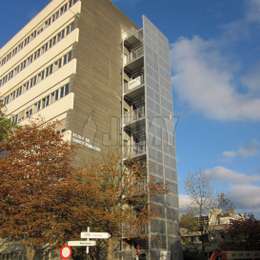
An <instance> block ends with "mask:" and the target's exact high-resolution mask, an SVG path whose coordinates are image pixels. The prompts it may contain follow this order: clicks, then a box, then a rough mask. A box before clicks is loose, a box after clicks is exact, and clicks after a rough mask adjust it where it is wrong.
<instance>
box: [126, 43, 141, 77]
mask: <svg viewBox="0 0 260 260" xmlns="http://www.w3.org/2000/svg"><path fill="white" fill-rule="evenodd" d="M124 65H125V72H126V73H127V74H128V75H132V74H133V73H136V72H137V71H141V69H142V68H143V66H144V48H143V46H142V47H139V48H137V49H135V50H132V51H131V52H130V53H129V55H128V56H127V57H126V59H125V61H124Z"/></svg>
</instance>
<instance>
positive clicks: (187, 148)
mask: <svg viewBox="0 0 260 260" xmlns="http://www.w3.org/2000/svg"><path fill="white" fill-rule="evenodd" d="M47 2H48V1H47V0H37V1H35V0H26V1H20V0H10V1H4V2H3V3H2V4H1V10H2V15H1V17H0V24H4V25H5V26H1V28H0V46H2V45H3V44H4V42H6V41H7V40H8V39H9V38H10V37H11V36H12V35H14V34H15V32H16V31H17V30H18V29H20V28H21V27H22V26H23V25H24V24H25V23H26V22H28V21H29V20H30V19H31V17H32V16H33V15H35V14H36V13H37V11H38V10H40V9H41V8H42V7H43V6H44V5H45V4H46V3H47ZM114 2H115V4H116V5H117V6H118V7H119V8H120V9H121V10H122V11H123V12H124V13H126V15H127V16H129V17H130V18H131V19H132V20H133V21H135V22H136V23H137V24H138V25H140V22H141V15H143V14H145V15H147V16H148V17H149V18H150V19H151V20H152V21H153V22H154V23H155V24H156V25H157V26H158V27H159V28H160V29H161V30H162V31H163V32H164V33H165V34H166V35H167V37H168V38H169V40H170V43H171V46H172V63H173V69H172V77H173V88H174V98H175V113H176V115H177V117H178V118H179V122H178V125H177V162H178V174H179V184H180V185H179V186H180V198H181V205H182V206H183V207H185V206H186V205H187V204H188V203H189V202H190V200H189V198H188V197H187V196H186V195H185V190H184V180H185V177H186V175H187V173H188V172H190V171H198V170H204V171H205V172H206V173H207V174H208V175H209V176H211V177H212V180H213V181H214V189H215V191H216V192H220V191H225V192H226V193H227V195H228V196H229V197H230V198H231V199H232V200H233V201H234V202H235V203H236V205H237V207H238V208H239V209H240V210H242V211H247V212H254V213H255V214H256V215H257V216H260V164H259V159H260V152H259V151H260V33H259V31H260V0H228V1H227V0H218V1H208V0H196V1H194V0H161V1H158V0H149V1H148V0H115V1H114Z"/></svg>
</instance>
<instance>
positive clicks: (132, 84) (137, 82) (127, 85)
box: [125, 75, 144, 92]
mask: <svg viewBox="0 0 260 260" xmlns="http://www.w3.org/2000/svg"><path fill="white" fill-rule="evenodd" d="M143 84H144V75H141V76H139V77H136V78H135V79H132V80H130V81H129V82H127V83H125V92H127V91H130V90H132V89H135V88H137V87H139V86H141V85H143Z"/></svg>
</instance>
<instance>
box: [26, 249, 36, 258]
mask: <svg viewBox="0 0 260 260" xmlns="http://www.w3.org/2000/svg"><path fill="white" fill-rule="evenodd" d="M25 250H26V259H27V260H34V257H35V254H36V250H35V249H34V248H33V247H29V246H26V249H25Z"/></svg>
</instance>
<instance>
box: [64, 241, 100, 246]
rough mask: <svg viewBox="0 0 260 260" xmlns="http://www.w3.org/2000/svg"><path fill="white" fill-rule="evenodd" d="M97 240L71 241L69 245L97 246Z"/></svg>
mask: <svg viewBox="0 0 260 260" xmlns="http://www.w3.org/2000/svg"><path fill="white" fill-rule="evenodd" d="M96 244H97V243H96V241H90V240H86V241H69V242H68V246H86V247H88V246H96Z"/></svg>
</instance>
